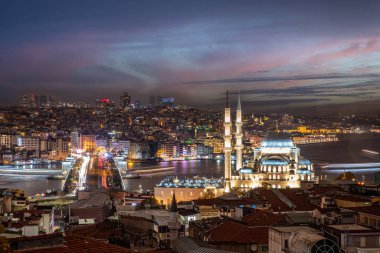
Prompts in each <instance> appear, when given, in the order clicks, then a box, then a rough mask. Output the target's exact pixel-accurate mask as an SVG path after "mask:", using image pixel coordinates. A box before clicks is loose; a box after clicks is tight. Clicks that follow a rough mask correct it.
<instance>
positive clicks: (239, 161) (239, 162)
mask: <svg viewBox="0 0 380 253" xmlns="http://www.w3.org/2000/svg"><path fill="white" fill-rule="evenodd" d="M242 124H243V123H242V120H241V102H240V93H239V97H238V103H237V110H236V122H235V125H236V133H235V138H236V145H235V149H236V170H240V169H241V168H242V167H243V154H242V149H243V133H242V129H241V127H242Z"/></svg>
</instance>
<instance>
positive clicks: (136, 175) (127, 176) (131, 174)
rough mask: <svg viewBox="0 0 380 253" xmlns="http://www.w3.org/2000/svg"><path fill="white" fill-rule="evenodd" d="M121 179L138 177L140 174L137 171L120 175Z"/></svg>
mask: <svg viewBox="0 0 380 253" xmlns="http://www.w3.org/2000/svg"><path fill="white" fill-rule="evenodd" d="M122 178H123V179H139V178H141V176H140V175H139V174H137V173H129V174H125V175H124V176H122Z"/></svg>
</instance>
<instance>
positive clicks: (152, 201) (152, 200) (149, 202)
mask: <svg viewBox="0 0 380 253" xmlns="http://www.w3.org/2000/svg"><path fill="white" fill-rule="evenodd" d="M146 205H150V206H152V207H154V206H158V205H159V203H158V200H157V199H156V198H155V197H149V198H146V199H144V200H143V201H142V202H141V206H146Z"/></svg>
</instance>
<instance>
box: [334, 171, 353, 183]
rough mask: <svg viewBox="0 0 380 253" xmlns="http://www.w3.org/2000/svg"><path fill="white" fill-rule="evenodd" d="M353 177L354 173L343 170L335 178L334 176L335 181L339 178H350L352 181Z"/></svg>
mask: <svg viewBox="0 0 380 253" xmlns="http://www.w3.org/2000/svg"><path fill="white" fill-rule="evenodd" d="M353 179H355V175H354V174H353V173H352V172H343V173H342V174H340V175H339V176H338V177H337V178H335V181H339V180H350V181H352V180H353Z"/></svg>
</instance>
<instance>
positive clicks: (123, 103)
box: [120, 92, 131, 109]
mask: <svg viewBox="0 0 380 253" xmlns="http://www.w3.org/2000/svg"><path fill="white" fill-rule="evenodd" d="M120 107H121V108H124V109H126V108H129V107H131V96H129V95H128V92H124V94H123V95H122V96H120Z"/></svg>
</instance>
